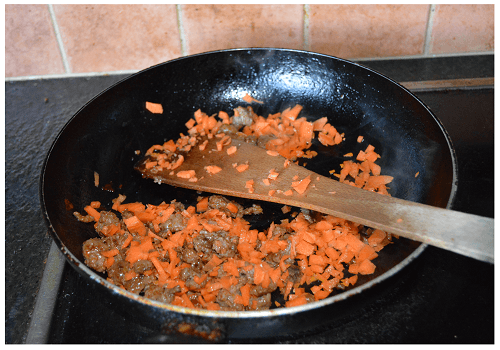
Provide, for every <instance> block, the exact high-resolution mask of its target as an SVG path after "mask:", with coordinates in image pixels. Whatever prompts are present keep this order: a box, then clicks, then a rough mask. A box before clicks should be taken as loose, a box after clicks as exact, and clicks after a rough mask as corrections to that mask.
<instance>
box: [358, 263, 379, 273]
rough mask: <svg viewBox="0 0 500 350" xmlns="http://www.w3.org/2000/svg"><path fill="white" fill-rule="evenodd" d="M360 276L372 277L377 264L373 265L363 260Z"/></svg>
mask: <svg viewBox="0 0 500 350" xmlns="http://www.w3.org/2000/svg"><path fill="white" fill-rule="evenodd" d="M358 271H359V274H361V275H371V274H372V273H374V272H375V264H373V263H372V262H371V261H370V260H363V261H362V262H361V263H360V264H359V270H358Z"/></svg>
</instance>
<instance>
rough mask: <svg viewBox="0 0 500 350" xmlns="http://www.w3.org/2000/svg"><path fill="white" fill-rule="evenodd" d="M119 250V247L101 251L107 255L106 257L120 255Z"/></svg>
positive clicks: (103, 254)
mask: <svg viewBox="0 0 500 350" xmlns="http://www.w3.org/2000/svg"><path fill="white" fill-rule="evenodd" d="M118 253H119V251H118V249H116V248H115V249H111V250H107V251H105V252H101V255H102V256H105V257H106V258H111V257H112V256H115V255H118Z"/></svg>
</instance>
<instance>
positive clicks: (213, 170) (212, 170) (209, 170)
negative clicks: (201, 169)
mask: <svg viewBox="0 0 500 350" xmlns="http://www.w3.org/2000/svg"><path fill="white" fill-rule="evenodd" d="M205 170H206V171H207V173H209V174H217V173H218V172H220V171H221V170H222V168H221V167H218V166H217V165H207V166H205Z"/></svg>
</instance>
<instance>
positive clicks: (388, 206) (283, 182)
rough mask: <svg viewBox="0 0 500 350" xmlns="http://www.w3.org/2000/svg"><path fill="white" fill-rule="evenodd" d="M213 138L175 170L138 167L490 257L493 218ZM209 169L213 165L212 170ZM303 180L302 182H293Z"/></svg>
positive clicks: (172, 180) (185, 183)
mask: <svg viewBox="0 0 500 350" xmlns="http://www.w3.org/2000/svg"><path fill="white" fill-rule="evenodd" d="M216 141H219V140H216V139H215V138H214V139H212V140H210V141H209V143H208V145H207V147H206V148H205V149H204V150H203V151H201V150H200V149H199V147H193V148H192V150H191V151H189V152H188V153H186V154H184V155H183V156H184V162H183V163H182V165H180V166H179V167H178V168H176V169H174V170H166V169H164V170H161V171H156V170H155V168H149V169H146V163H147V162H148V161H149V160H150V159H149V157H145V158H144V159H143V160H142V161H140V162H139V163H138V165H137V166H136V169H137V170H138V171H139V172H141V173H142V174H143V176H144V177H146V178H150V179H154V180H155V181H156V182H158V183H167V184H170V185H174V186H178V187H184V188H189V189H193V190H199V191H204V192H210V193H217V194H222V195H228V196H234V197H244V198H251V199H258V200H262V201H268V202H276V203H282V204H286V205H290V206H296V207H301V208H306V209H311V210H314V211H318V212H321V213H326V214H331V215H334V216H338V217H341V218H344V219H347V220H351V221H353V222H356V223H359V224H363V225H366V226H368V227H372V228H376V229H381V230H384V231H387V232H391V233H394V234H397V235H400V236H403V237H406V238H409V239H412V240H415V241H420V242H423V243H427V244H430V245H434V246H437V247H440V248H443V249H447V250H450V251H453V252H456V253H459V254H462V255H465V256H469V257H472V258H475V259H478V260H482V261H486V262H490V263H493V261H494V258H493V256H494V254H493V252H494V244H493V222H494V220H493V219H490V218H485V217H481V216H477V215H471V214H465V213H461V212H457V211H452V210H447V209H442V208H437V207H433V206H429V205H424V204H419V203H414V202H410V201H405V200H401V199H397V198H394V197H390V196H386V195H382V194H377V193H373V192H370V191H366V190H362V189H359V188H356V187H353V186H349V185H346V184H342V183H340V182H338V181H336V180H332V179H330V178H327V177H324V176H321V175H318V174H316V173H314V172H312V171H309V170H307V169H305V168H304V167H301V166H298V165H295V164H293V163H290V162H287V161H286V159H285V158H283V157H281V156H279V155H278V156H276V155H270V154H268V152H267V151H266V150H265V149H263V148H260V147H257V146H255V145H252V144H249V143H247V142H245V141H241V140H238V139H233V140H231V144H230V145H228V146H225V147H224V149H222V150H220V151H218V150H217V147H216ZM230 146H236V149H237V150H236V152H235V153H233V154H231V155H228V153H227V149H228V147H230ZM242 164H248V168H247V169H246V170H244V171H242V172H239V171H238V170H237V169H240V170H241V168H238V167H237V166H238V165H242ZM208 166H216V167H218V168H220V169H221V170H220V171H219V172H216V173H214V172H213V170H214V169H215V170H217V168H207V167H208ZM243 167H245V166H243ZM190 170H194V176H192V177H191V178H190V179H188V178H183V177H179V176H178V174H180V175H182V174H189V173H190V174H191V175H193V172H189V173H186V171H190ZM208 170H212V173H209V171H208ZM270 174H273V175H270ZM276 174H278V175H277V176H276ZM265 179H267V180H265ZM304 179H305V180H304ZM301 180H304V181H305V182H302V184H301V185H299V186H297V185H298V183H300V181H301ZM309 180H310V182H309V183H308V184H307V186H304V185H305V184H306V183H307V182H308V181H309ZM294 183H295V184H294ZM292 184H294V185H295V186H296V187H295V188H297V190H298V191H297V190H296V189H295V188H294V187H293V186H292ZM301 187H302V189H303V188H304V187H306V189H305V191H304V192H303V193H299V192H300V191H301Z"/></svg>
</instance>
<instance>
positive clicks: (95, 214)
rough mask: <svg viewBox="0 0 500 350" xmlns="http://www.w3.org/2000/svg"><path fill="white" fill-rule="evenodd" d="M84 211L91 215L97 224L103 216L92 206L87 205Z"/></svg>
mask: <svg viewBox="0 0 500 350" xmlns="http://www.w3.org/2000/svg"><path fill="white" fill-rule="evenodd" d="M83 209H84V210H85V211H86V212H87V214H89V215H90V216H92V217H93V218H94V220H95V221H96V222H97V221H99V218H100V217H101V214H100V213H99V212H98V211H97V210H95V209H94V208H92V207H91V206H90V205H87V206H86V207H85V208H83Z"/></svg>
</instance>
